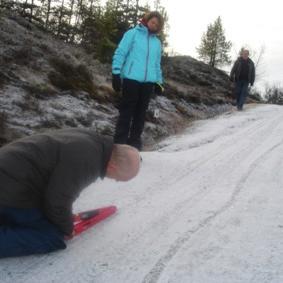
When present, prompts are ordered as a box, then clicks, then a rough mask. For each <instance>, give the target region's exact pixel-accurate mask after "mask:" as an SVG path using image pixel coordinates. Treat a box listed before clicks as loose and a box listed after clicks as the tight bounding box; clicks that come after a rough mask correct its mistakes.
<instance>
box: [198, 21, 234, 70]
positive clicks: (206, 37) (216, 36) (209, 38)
mask: <svg viewBox="0 0 283 283" xmlns="http://www.w3.org/2000/svg"><path fill="white" fill-rule="evenodd" d="M231 47H232V43H231V42H230V41H226V37H225V34H224V29H223V27H222V22H221V18H220V17H218V18H217V19H216V21H215V22H214V23H213V24H210V25H209V26H208V27H207V31H206V33H204V34H203V36H202V39H201V44H200V47H199V48H197V52H198V54H199V58H200V59H203V60H204V61H205V62H206V63H208V64H209V65H210V66H212V67H216V66H220V65H224V64H226V63H227V64H229V63H231V59H230V56H229V54H228V53H229V51H230V49H231Z"/></svg>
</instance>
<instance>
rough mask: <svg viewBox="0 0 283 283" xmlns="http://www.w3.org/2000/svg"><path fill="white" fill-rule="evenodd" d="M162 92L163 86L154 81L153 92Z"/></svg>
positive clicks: (159, 93)
mask: <svg viewBox="0 0 283 283" xmlns="http://www.w3.org/2000/svg"><path fill="white" fill-rule="evenodd" d="M163 92H164V87H163V86H162V84H159V83H156V84H155V86H154V93H155V94H157V95H162V93H163Z"/></svg>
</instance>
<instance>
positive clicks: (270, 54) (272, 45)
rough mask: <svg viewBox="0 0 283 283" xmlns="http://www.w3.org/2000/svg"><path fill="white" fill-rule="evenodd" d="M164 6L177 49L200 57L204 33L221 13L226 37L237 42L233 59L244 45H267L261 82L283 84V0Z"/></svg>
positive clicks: (173, 0)
mask: <svg viewBox="0 0 283 283" xmlns="http://www.w3.org/2000/svg"><path fill="white" fill-rule="evenodd" d="M145 2H146V1H145ZM147 2H149V3H150V4H152V3H153V0H151V1H147ZM162 5H163V6H165V7H166V9H167V12H168V14H169V25H170V29H169V38H168V40H169V44H170V47H171V48H173V49H174V51H175V52H177V53H180V54H187V55H191V56H193V57H197V53H196V47H197V46H199V44H200V39H201V36H202V34H203V32H205V31H206V29H207V26H208V24H209V23H212V22H214V20H215V19H216V18H217V17H218V16H221V18H222V23H223V27H224V29H225V34H226V38H227V39H228V40H230V41H232V43H233V47H232V50H231V55H232V59H233V60H234V59H235V58H236V56H237V53H236V52H237V51H239V49H240V48H241V46H243V45H245V46H246V45H248V46H250V48H251V49H253V50H255V51H257V52H259V50H260V48H261V47H262V46H265V53H264V57H263V61H262V63H263V64H262V68H261V71H260V72H262V71H264V72H265V75H264V76H263V77H262V79H260V81H258V85H261V86H262V85H263V84H264V83H265V81H268V82H269V83H277V82H281V85H283V70H282V69H283V20H282V15H283V1H282V0H269V1H266V0H258V1H256V0H250V1H247V0H237V1H229V0H194V1H191V0H162ZM252 59H253V58H252Z"/></svg>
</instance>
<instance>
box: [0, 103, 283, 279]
mask: <svg viewBox="0 0 283 283" xmlns="http://www.w3.org/2000/svg"><path fill="white" fill-rule="evenodd" d="M143 160H144V161H143V164H142V170H141V173H140V175H139V176H138V177H137V178H136V179H134V180H133V181H131V182H129V183H115V182H112V181H109V180H107V181H103V182H99V183H96V184H94V185H92V186H90V187H89V188H88V189H87V190H85V191H84V192H83V194H82V195H81V197H80V199H79V200H78V202H77V203H76V204H75V210H76V211H78V210H85V209H88V208H93V207H97V206H102V205H107V204H116V205H117V206H118V208H119V211H118V213H117V214H116V215H115V216H114V217H112V218H110V219H108V220H106V221H105V222H103V223H101V224H99V225H98V226H96V227H95V228H93V229H92V230H90V231H88V232H87V233H85V234H83V235H82V236H81V237H80V238H77V239H74V240H72V241H70V242H69V245H68V249H67V250H65V251H62V252H58V253H53V254H50V255H44V256H31V257H25V258H16V259H2V260H0V282H1V283H8V282H11V283H12V282H13V283H14V282H28V283H39V282H73V283H78V282H103V283H104V282H105V283H110V282H114V283H116V282H117V283H126V282H131V283H132V282H133V283H136V282H141V283H145V282H152V283H154V282H175V283H180V282H184V283H185V282H186V283H187V282H190V283H191V282H198V283H207V282H209V283H210V282H213V283H221V282H223V283H224V282H225V283H226V282H229V283H231V282H254V283H259V282H260V283H264V282H273V283H275V282H276V283H280V282H283V174H282V168H283V108H282V107H280V106H269V105H263V106H257V107H255V108H252V109H249V110H246V111H244V112H233V113H229V114H226V115H222V116H220V117H218V118H216V119H211V120H206V121H199V122H196V123H194V125H193V127H191V128H190V129H189V130H188V131H187V132H186V133H185V134H184V135H182V136H179V137H174V138H171V139H169V140H167V141H166V142H163V143H162V144H160V146H159V150H157V151H155V152H146V153H144V154H143Z"/></svg>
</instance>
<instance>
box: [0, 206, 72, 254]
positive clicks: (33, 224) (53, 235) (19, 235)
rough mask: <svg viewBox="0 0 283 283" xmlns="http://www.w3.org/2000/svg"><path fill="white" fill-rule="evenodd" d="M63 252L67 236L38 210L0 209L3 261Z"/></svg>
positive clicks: (0, 246) (0, 242)
mask: <svg viewBox="0 0 283 283" xmlns="http://www.w3.org/2000/svg"><path fill="white" fill-rule="evenodd" d="M64 248H66V245H65V243H64V235H63V234H62V233H60V232H59V231H58V230H57V228H56V227H55V226H54V225H53V224H51V223H50V222H49V221H48V220H47V219H46V218H45V217H44V216H43V214H42V213H41V212H40V211H39V210H38V209H35V208H30V209H24V208H9V207H2V206H0V258H3V257H12V256H23V255H31V254H42V253H49V252H52V251H55V250H59V249H64Z"/></svg>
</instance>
